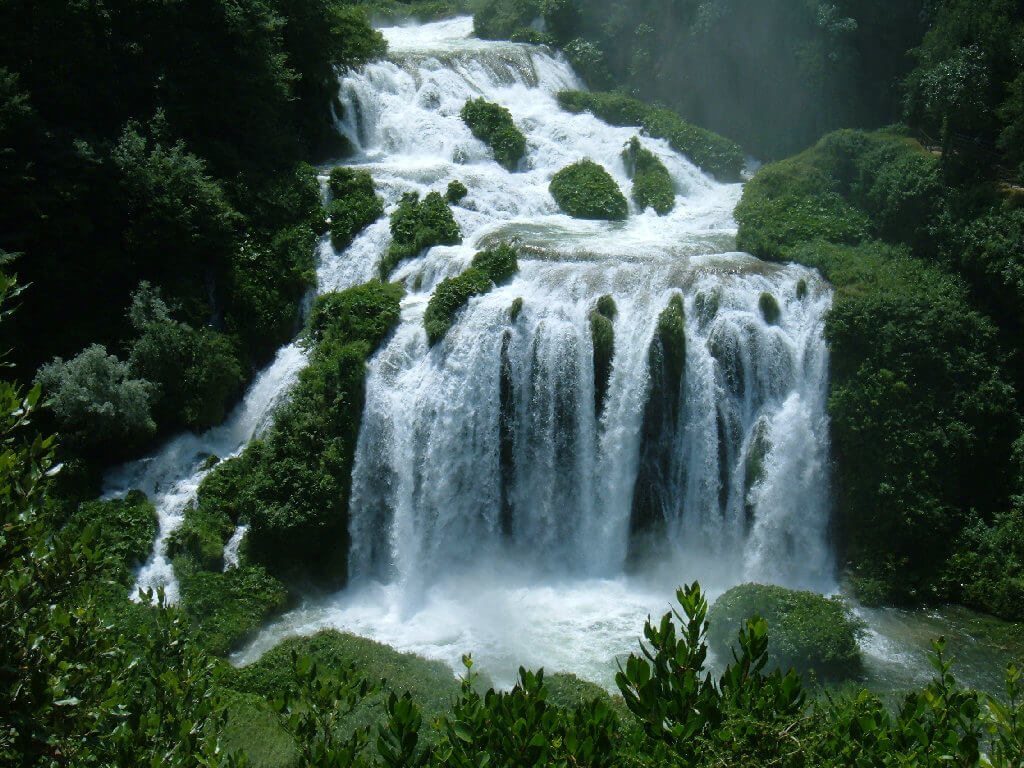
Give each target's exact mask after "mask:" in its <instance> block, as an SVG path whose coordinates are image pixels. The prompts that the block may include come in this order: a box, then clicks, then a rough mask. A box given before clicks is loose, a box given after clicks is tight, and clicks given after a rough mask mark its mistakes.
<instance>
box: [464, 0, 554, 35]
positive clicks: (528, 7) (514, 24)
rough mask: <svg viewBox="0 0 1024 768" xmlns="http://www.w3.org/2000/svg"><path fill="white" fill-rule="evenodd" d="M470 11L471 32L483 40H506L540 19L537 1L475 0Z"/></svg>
mask: <svg viewBox="0 0 1024 768" xmlns="http://www.w3.org/2000/svg"><path fill="white" fill-rule="evenodd" d="M472 10H473V31H474V32H476V36H477V37H480V38H483V39H484V40H507V39H509V38H510V37H511V36H512V34H513V33H514V32H516V31H518V30H520V29H522V28H523V27H529V26H530V24H531V23H532V22H533V21H534V19H538V18H540V3H539V2H538V1H537V0H476V2H474V3H473V4H472Z"/></svg>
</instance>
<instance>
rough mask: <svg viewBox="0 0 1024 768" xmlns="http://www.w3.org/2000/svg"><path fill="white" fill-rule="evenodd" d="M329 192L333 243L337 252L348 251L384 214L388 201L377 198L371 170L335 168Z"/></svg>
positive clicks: (328, 185) (328, 212) (328, 187)
mask: <svg viewBox="0 0 1024 768" xmlns="http://www.w3.org/2000/svg"><path fill="white" fill-rule="evenodd" d="M327 189H328V190H329V191H330V193H331V202H330V203H329V204H328V205H327V215H328V216H329V217H330V219H331V244H332V245H333V246H334V249H335V250H338V251H341V250H344V249H345V248H348V247H349V246H350V245H351V244H352V241H353V240H354V239H355V237H356V235H358V234H359V233H360V232H362V231H363V230H364V229H366V228H367V227H368V226H370V225H371V224H373V222H375V221H376V220H377V219H379V218H380V217H381V216H383V215H384V201H383V200H381V199H380V198H379V197H378V196H377V191H376V189H375V188H374V185H373V177H371V176H370V174H369V173H368V172H367V171H354V170H352V169H351V168H334V169H333V170H332V171H331V176H330V179H329V181H328V183H327Z"/></svg>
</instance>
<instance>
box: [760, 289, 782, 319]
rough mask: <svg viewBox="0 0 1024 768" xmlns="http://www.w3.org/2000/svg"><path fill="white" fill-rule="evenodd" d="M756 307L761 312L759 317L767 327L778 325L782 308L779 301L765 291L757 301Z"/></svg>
mask: <svg viewBox="0 0 1024 768" xmlns="http://www.w3.org/2000/svg"><path fill="white" fill-rule="evenodd" d="M757 307H758V309H760V310H761V317H763V318H764V321H765V322H766V323H768V325H778V324H779V320H781V319H782V308H781V307H780V306H779V301H778V299H776V298H775V297H774V296H772V295H771V294H770V293H768V292H767V291H765V292H764V293H762V294H761V296H760V298H758V300H757Z"/></svg>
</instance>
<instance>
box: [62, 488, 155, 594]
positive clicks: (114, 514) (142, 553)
mask: <svg viewBox="0 0 1024 768" xmlns="http://www.w3.org/2000/svg"><path fill="white" fill-rule="evenodd" d="M87 531H88V534H87V533H86V532H87ZM156 534H157V517H156V509H155V508H154V507H153V504H152V503H151V502H150V501H149V499H147V498H146V496H145V494H143V493H142V492H140V491H131V492H130V493H129V494H128V495H127V496H126V497H125V498H123V499H111V500H109V501H89V502H85V503H84V504H81V505H79V507H78V510H77V511H76V512H75V513H74V514H73V515H72V516H71V518H70V519H69V520H68V522H67V523H66V524H65V526H64V528H63V529H62V530H61V535H62V536H63V537H66V538H68V539H69V540H71V541H75V540H78V541H87V542H88V544H89V546H90V547H91V548H93V549H94V550H96V551H98V552H100V553H102V555H103V557H104V558H106V559H107V563H108V565H109V566H110V567H111V569H112V572H113V575H114V577H115V578H116V579H117V580H118V581H120V582H121V583H122V584H130V583H131V582H132V581H133V579H134V575H133V573H132V572H133V570H134V569H135V568H136V567H137V566H139V565H141V564H142V563H143V562H145V560H146V558H147V557H148V556H149V553H150V551H151V550H152V549H153V540H154V539H155V538H156Z"/></svg>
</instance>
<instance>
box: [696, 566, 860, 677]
mask: <svg viewBox="0 0 1024 768" xmlns="http://www.w3.org/2000/svg"><path fill="white" fill-rule="evenodd" d="M751 616H760V617H761V618H763V619H765V620H766V621H767V622H768V637H769V639H768V655H769V659H770V664H771V665H772V666H773V667H779V668H781V669H788V668H790V667H793V668H795V669H796V670H797V671H799V672H802V673H814V674H816V675H817V676H818V677H819V678H822V679H829V680H837V679H844V678H850V677H854V676H856V675H857V674H858V673H859V672H860V668H861V654H860V646H859V644H858V641H859V639H860V637H861V635H862V634H863V632H864V629H865V627H864V623H863V622H862V621H861V620H860V619H858V618H857V617H856V616H854V615H853V613H852V612H851V610H850V607H849V605H847V604H846V602H845V601H844V600H843V599H842V598H839V597H832V598H829V597H824V596H822V595H819V594H817V593H816V592H804V591H797V590H792V589H785V588H783V587H776V586H766V585H763V584H743V585H741V586H738V587H733V588H732V589H730V590H729V591H728V592H726V593H725V594H724V595H722V596H721V597H719V598H718V600H716V601H715V604H714V605H713V606H712V608H711V611H710V613H709V614H708V620H709V622H710V628H709V630H708V644H709V646H710V647H711V649H712V650H713V651H714V652H715V653H716V654H717V655H718V657H719V658H721V659H726V660H729V659H731V658H732V655H731V648H732V644H733V643H734V642H735V640H736V636H737V632H738V631H739V629H740V628H741V627H742V626H743V625H744V623H745V622H746V620H747V619H748V618H750V617H751Z"/></svg>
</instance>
